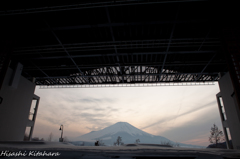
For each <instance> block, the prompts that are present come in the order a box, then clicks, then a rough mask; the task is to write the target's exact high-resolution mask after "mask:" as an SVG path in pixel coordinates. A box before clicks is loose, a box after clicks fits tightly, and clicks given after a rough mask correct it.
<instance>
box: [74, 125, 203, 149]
mask: <svg viewBox="0 0 240 159" xmlns="http://www.w3.org/2000/svg"><path fill="white" fill-rule="evenodd" d="M118 136H121V137H122V142H123V143H124V144H129V143H135V141H136V139H140V143H146V144H161V143H166V142H170V143H172V144H175V142H173V141H171V140H169V139H167V138H165V137H162V136H155V135H151V134H149V133H146V132H144V131H142V130H140V129H138V128H136V127H134V126H132V125H131V124H129V123H127V122H118V123H116V124H114V125H111V126H109V127H106V128H104V129H102V130H99V131H92V132H90V133H87V134H84V135H82V136H79V137H77V138H76V141H84V142H88V143H93V142H95V141H96V140H102V141H103V143H104V144H105V145H106V146H111V145H113V143H114V142H116V140H117V137H118ZM179 145H180V146H181V147H201V148H202V146H194V145H188V144H182V143H179Z"/></svg>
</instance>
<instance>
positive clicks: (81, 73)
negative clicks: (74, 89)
mask: <svg viewBox="0 0 240 159" xmlns="http://www.w3.org/2000/svg"><path fill="white" fill-rule="evenodd" d="M45 23H46V25H47V26H48V27H49V28H50V29H51V27H50V25H49V24H48V23H47V22H46V21H45ZM51 33H52V34H53V35H54V37H55V38H56V39H57V41H58V43H59V44H60V45H61V46H62V48H63V50H64V51H65V52H66V54H67V55H68V57H69V58H70V59H71V61H72V62H73V64H74V65H75V66H76V68H77V69H78V71H79V73H80V75H82V76H83V77H84V73H83V72H82V71H81V70H80V68H79V67H78V65H77V64H76V62H75V61H74V60H73V58H72V57H71V55H70V54H69V53H68V51H67V49H66V48H65V47H64V45H63V44H62V42H61V41H60V39H59V38H58V37H57V35H56V34H55V33H54V31H53V30H51ZM84 79H85V77H84ZM85 81H86V82H87V83H89V81H88V79H85Z"/></svg>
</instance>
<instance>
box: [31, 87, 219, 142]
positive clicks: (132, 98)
mask: <svg viewBox="0 0 240 159" xmlns="http://www.w3.org/2000/svg"><path fill="white" fill-rule="evenodd" d="M218 92H219V87H218V84H217V83H215V85H206V86H158V87H117V88H115V87H114V88H55V89H40V88H39V87H36V89H35V94H36V95H38V96H40V104H39V108H38V114H37V119H36V123H35V128H34V132H33V137H39V138H44V139H45V140H47V139H48V137H49V135H50V133H52V134H53V139H54V141H57V140H58V138H59V137H60V135H61V131H59V128H60V125H61V124H63V126H64V131H63V137H65V138H67V139H68V140H70V141H74V139H75V138H76V137H78V136H81V135H83V134H86V133H89V132H91V131H97V130H101V129H103V128H105V127H108V126H110V125H112V124H115V123H117V122H128V123H129V124H131V125H133V126H135V127H136V128H139V129H141V130H143V131H145V132H147V133H150V134H152V135H158V136H163V137H166V138H168V139H170V140H172V141H174V142H181V143H186V144H193V145H200V146H207V145H209V144H210V143H209V141H208V137H209V136H210V129H211V127H212V126H213V124H214V123H215V124H216V125H217V126H218V127H219V128H220V129H221V130H222V125H221V120H220V115H219V111H218V106H217V101H216V94H217V93H218Z"/></svg>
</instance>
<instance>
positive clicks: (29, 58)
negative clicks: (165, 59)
mask: <svg viewBox="0 0 240 159" xmlns="http://www.w3.org/2000/svg"><path fill="white" fill-rule="evenodd" d="M216 52H217V51H211V50H209V51H170V52H138V53H118V55H119V56H128V55H129V56H130V55H132V56H134V55H152V54H166V53H167V54H168V55H169V54H206V53H216ZM104 56H116V54H115V53H112V54H92V55H89V54H88V55H87V54H85V55H70V54H68V56H52V57H28V58H21V57H20V58H18V59H19V60H46V59H65V58H70V59H72V58H80V57H104Z"/></svg>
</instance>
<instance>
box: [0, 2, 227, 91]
mask: <svg viewBox="0 0 240 159" xmlns="http://www.w3.org/2000/svg"><path fill="white" fill-rule="evenodd" d="M213 6H214V4H212V3H210V1H207V0H182V1H171V0H170V1H163V0H156V1H140V0H134V1H133V0H131V1H109V2H104V1H97V2H96V1H91V2H90V1H87V2H81V3H80V4H79V3H77V4H66V3H65V4H63V3H62V4H59V5H57V6H56V5H54V4H49V3H48V4H44V3H43V4H34V5H33V4H28V5H15V6H13V5H6V6H5V7H4V9H1V10H0V16H1V18H2V21H3V24H4V26H3V27H4V29H3V30H4V31H2V34H3V39H4V38H6V39H8V40H10V41H13V43H14V47H13V50H12V55H11V60H12V64H11V67H14V65H15V63H17V62H21V63H22V64H23V65H24V69H23V75H24V76H25V77H26V78H29V79H32V78H34V79H35V83H36V84H37V85H44V86H55V85H57V86H59V85H62V86H64V85H66V86H67V85H80V86H81V87H82V86H84V85H95V86H103V85H107V86H113V85H115V86H119V85H122V86H123V85H128V84H130V85H132V84H135V85H139V86H140V84H143V85H144V84H145V85H146V84H147V83H148V84H151V85H154V84H156V85H162V83H165V84H166V83H189V82H190V83H201V84H203V83H204V82H206V83H207V82H210V83H211V82H214V81H217V80H218V79H219V76H218V74H219V72H226V71H227V66H226V61H225V58H224V56H223V55H222V51H221V50H222V49H221V39H220V38H219V37H220V36H219V29H218V27H217V26H218V24H219V21H218V19H217V18H216V15H218V14H219V12H218V11H217V10H216V9H215V10H213V8H212V7H213ZM201 7H204V10H203V9H202V8H201ZM213 17H215V19H214V20H213ZM16 24H17V25H16ZM16 26H17V27H16ZM9 35H13V37H14V39H12V38H9ZM4 40H5V39H4ZM158 83H160V84H158Z"/></svg>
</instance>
